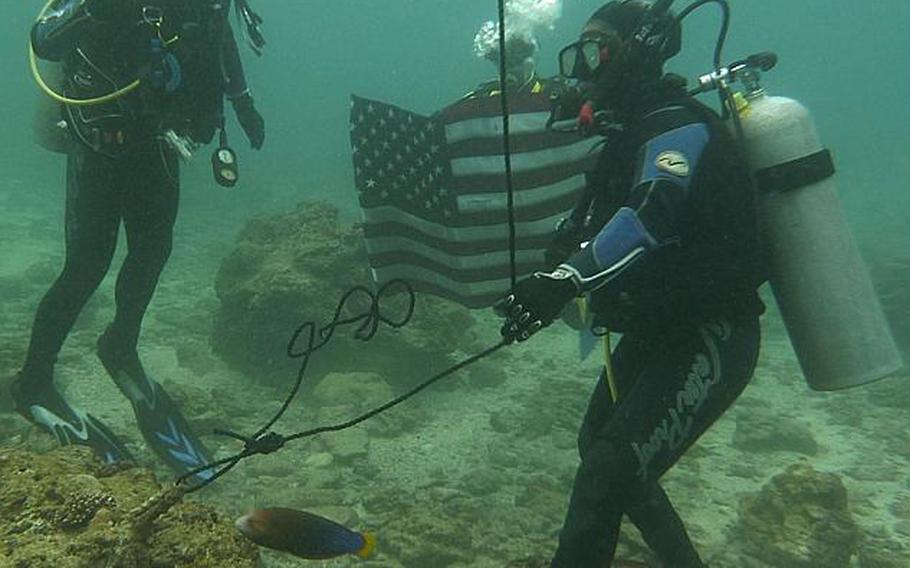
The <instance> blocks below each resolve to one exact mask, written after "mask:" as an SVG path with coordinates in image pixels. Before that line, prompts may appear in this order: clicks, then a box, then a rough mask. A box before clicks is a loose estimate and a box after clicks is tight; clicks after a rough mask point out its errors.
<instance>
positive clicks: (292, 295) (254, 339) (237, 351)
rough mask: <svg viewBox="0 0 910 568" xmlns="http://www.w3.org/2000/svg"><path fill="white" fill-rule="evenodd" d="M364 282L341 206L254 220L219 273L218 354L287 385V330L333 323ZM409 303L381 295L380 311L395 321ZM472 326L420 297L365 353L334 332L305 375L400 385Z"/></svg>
mask: <svg viewBox="0 0 910 568" xmlns="http://www.w3.org/2000/svg"><path fill="white" fill-rule="evenodd" d="M369 282H370V279H369V275H368V263H367V260H366V252H365V249H364V245H363V238H362V235H361V233H360V231H359V229H358V228H356V227H343V226H342V225H341V223H340V221H339V219H338V210H337V209H336V208H334V207H333V206H331V205H329V204H328V203H325V202H320V201H306V202H303V203H301V204H300V205H299V206H298V207H297V209H295V210H294V211H291V212H290V213H287V214H282V215H276V216H273V217H268V218H258V219H253V220H251V221H250V222H248V223H247V225H246V226H245V228H244V229H243V230H242V231H241V233H240V235H239V237H238V239H237V244H236V247H235V248H234V250H233V252H232V253H231V254H229V255H228V256H227V257H226V258H225V259H224V261H223V262H222V265H221V267H220V269H219V271H218V276H217V279H216V282H215V290H216V292H217V294H218V298H219V299H220V301H221V305H220V308H219V312H218V315H217V317H216V323H215V328H214V331H213V336H212V344H213V347H214V350H215V352H216V353H218V354H219V355H220V356H221V357H222V358H224V360H225V361H226V362H228V363H229V364H230V365H232V366H233V367H234V368H236V369H238V370H239V371H241V372H244V373H246V374H247V375H249V376H251V377H254V378H257V379H259V380H263V381H265V382H281V383H284V384H286V383H287V382H288V381H289V379H290V377H293V375H294V373H295V372H296V370H297V368H298V367H299V365H300V362H299V361H298V360H295V359H290V358H288V356H287V354H286V347H287V344H288V340H289V339H290V337H291V334H292V332H293V331H294V330H295V329H296V328H297V327H298V326H299V325H300V324H302V323H303V322H304V321H314V322H316V324H317V326H322V325H325V324H327V323H329V322H330V321H331V319H332V315H333V313H334V311H335V309H336V306H337V303H338V301H339V300H340V299H341V297H342V294H344V292H345V291H346V290H348V289H349V288H351V287H352V286H356V285H361V286H363V285H368V283H369ZM405 306H406V304H405V297H404V295H403V294H400V293H399V294H395V295H394V296H393V297H385V298H383V302H382V306H381V308H380V309H381V313H382V315H383V316H385V317H388V318H390V319H392V320H398V319H400V318H401V317H402V315H403V314H404V313H405V312H406V309H405ZM369 307H370V306H369V302H368V299H367V298H366V297H365V296H364V295H357V296H355V297H354V298H353V299H352V302H351V305H349V306H348V308H347V311H346V312H344V313H342V314H341V316H342V317H351V316H356V315H359V314H362V313H364V312H366V311H368V310H369ZM472 323H473V317H472V315H471V313H470V312H469V311H468V310H467V309H465V308H462V307H460V306H458V305H456V304H454V303H451V302H447V301H444V300H441V299H439V298H435V297H429V296H424V295H419V296H418V303H417V307H416V311H415V316H414V319H413V320H412V322H411V324H409V325H408V326H406V327H405V328H402V329H394V330H390V329H388V328H387V327H385V326H382V329H381V330H380V332H379V333H378V334H377V336H376V337H375V338H374V339H373V340H372V341H371V342H370V343H369V344H368V346H367V347H364V344H363V342H361V341H358V340H356V339H353V338H352V331H353V328H350V327H349V328H342V329H339V330H337V331H336V332H335V335H334V337H333V339H332V342H331V343H330V344H329V345H327V346H326V347H325V348H324V349H320V350H319V351H318V352H316V353H315V354H314V355H313V357H312V358H311V360H310V363H309V366H308V371H309V372H310V373H312V374H313V375H316V376H319V375H322V374H324V373H326V372H328V371H374V372H378V373H381V374H382V375H384V376H386V377H388V379H389V381H390V382H391V383H392V384H393V385H395V386H396V387H398V388H404V387H407V386H410V385H412V384H413V383H414V382H415V381H416V380H417V379H419V378H421V377H423V376H429V375H432V374H435V373H436V372H438V371H441V370H442V369H444V368H445V367H446V366H448V365H447V363H448V362H449V361H450V357H451V354H452V352H453V350H455V349H457V347H458V345H459V344H460V343H462V342H463V341H464V338H465V336H466V332H467V331H468V329H469V328H470V327H471V325H472ZM355 327H356V326H355ZM318 340H319V338H318V337H317V342H318Z"/></svg>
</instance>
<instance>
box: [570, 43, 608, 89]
mask: <svg viewBox="0 0 910 568" xmlns="http://www.w3.org/2000/svg"><path fill="white" fill-rule="evenodd" d="M615 43H616V42H612V41H610V40H609V38H607V37H584V38H581V39H580V40H578V41H576V42H575V43H572V44H569V45H567V46H566V47H564V48H562V50H561V51H560V52H559V74H560V75H562V76H563V77H567V78H569V79H579V80H591V79H593V78H594V75H595V74H596V73H597V70H598V69H600V67H601V66H602V65H604V64H605V63H607V62H608V61H609V60H610V58H611V56H612V54H613V51H614V45H615Z"/></svg>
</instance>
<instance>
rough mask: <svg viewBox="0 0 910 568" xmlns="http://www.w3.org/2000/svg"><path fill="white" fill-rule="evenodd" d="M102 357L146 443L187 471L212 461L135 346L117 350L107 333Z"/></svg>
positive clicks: (199, 477)
mask: <svg viewBox="0 0 910 568" xmlns="http://www.w3.org/2000/svg"><path fill="white" fill-rule="evenodd" d="M98 358H99V359H101V363H102V364H103V365H104V368H105V370H107V372H108V374H109V375H110V376H111V378H112V379H113V380H114V383H115V384H116V385H117V387H118V388H120V391H121V392H122V393H123V394H124V395H125V396H126V397H127V399H129V401H130V404H132V406H133V412H134V413H135V415H136V421H137V422H138V424H139V430H140V431H141V432H142V436H143V437H144V438H145V441H146V443H147V444H148V445H149V447H150V448H151V449H152V451H154V452H155V454H157V455H158V457H159V458H161V460H162V461H164V463H166V464H167V465H168V466H169V467H170V468H171V469H172V470H173V471H174V472H176V473H177V474H178V475H183V474H185V473H187V472H189V471H192V470H194V469H196V468H198V467H201V466H204V465H205V464H207V463H209V462H211V461H212V459H211V454H210V453H209V451H208V450H207V449H206V448H205V446H204V445H203V444H202V442H201V441H200V440H199V438H198V437H197V436H196V435H195V434H194V433H193V431H192V429H191V428H190V425H189V423H188V422H187V420H186V418H185V417H184V416H183V414H182V413H181V412H180V409H179V408H178V406H177V404H176V403H175V402H174V400H173V399H172V398H171V397H170V395H168V394H167V392H166V391H165V390H164V388H163V387H162V386H161V385H160V384H158V383H157V382H156V381H154V380H152V378H151V377H150V376H149V375H148V374H147V373H146V372H145V369H144V368H143V367H142V364H141V363H140V361H139V356H138V354H137V353H136V351H135V350H128V351H117V350H116V349H114V348H113V342H112V341H111V340H110V339H109V337H108V335H107V334H104V335H102V336H101V338H100V339H99V340H98ZM213 475H214V470H213V469H209V470H203V471H202V472H200V473H197V474H196V475H195V476H194V477H195V480H196V481H197V482H202V481H207V480H209V479H210V478H211V477H212V476H213Z"/></svg>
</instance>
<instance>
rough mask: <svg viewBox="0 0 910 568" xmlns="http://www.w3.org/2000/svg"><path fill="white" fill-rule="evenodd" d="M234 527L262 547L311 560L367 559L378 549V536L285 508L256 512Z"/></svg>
mask: <svg viewBox="0 0 910 568" xmlns="http://www.w3.org/2000/svg"><path fill="white" fill-rule="evenodd" d="M234 526H235V527H237V530H239V531H240V532H241V533H243V534H244V535H245V536H246V537H247V538H249V539H250V540H252V541H253V542H255V543H256V544H258V545H259V546H264V547H266V548H272V549H274V550H281V551H283V552H289V553H291V554H293V555H295V556H299V557H300V558H306V559H309V560H322V559H326V558H335V557H336V556H342V555H344V554H355V555H357V556H359V557H361V558H367V557H368V556H370V554H371V553H372V552H373V549H374V548H375V547H376V537H375V536H373V535H372V534H370V533H366V532H357V531H352V530H351V529H349V528H347V527H345V526H342V525H340V524H338V523H336V522H335V521H330V520H329V519H326V518H325V517H320V516H319V515H314V514H313V513H307V512H306V511H298V510H296V509H287V508H284V507H274V508H269V509H256V510H254V511H253V512H252V513H249V514H248V515H243V516H242V517H240V518H239V519H237V521H235V522H234Z"/></svg>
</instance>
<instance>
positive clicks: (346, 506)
mask: <svg viewBox="0 0 910 568" xmlns="http://www.w3.org/2000/svg"><path fill="white" fill-rule="evenodd" d="M26 191H27V184H25V183H24V182H15V181H8V182H4V186H3V187H0V211H2V215H0V242H2V243H3V245H2V249H3V252H2V256H0V377H2V379H0V387H2V388H4V389H5V379H6V378H7V377H9V376H10V375H12V374H13V373H14V372H15V371H16V369H17V368H18V365H20V364H21V358H22V356H23V354H24V350H25V347H26V344H27V339H28V333H29V327H30V325H31V321H32V318H33V316H34V310H35V307H36V305H37V303H38V301H39V300H40V298H41V296H42V295H43V293H44V292H45V291H46V289H47V287H48V286H49V284H50V282H52V280H53V278H54V277H55V276H56V273H57V271H58V270H59V267H60V265H61V263H62V257H63V250H62V220H61V217H62V215H61V212H60V210H59V207H47V206H45V205H42V204H41V203H40V202H39V201H38V200H35V199H31V198H25V199H23V198H22V196H23V195H25V194H24V192H26ZM193 215H194V216H199V214H198V213H193ZM214 217H215V216H213V218H212V219H211V220H210V221H211V223H206V224H203V223H196V224H192V223H190V222H188V220H187V219H181V221H180V222H179V224H178V230H177V238H176V242H175V249H174V253H173V255H172V257H171V261H170V264H169V266H168V268H167V269H166V271H165V273H164V275H163V276H162V280H161V284H160V286H159V289H158V292H157V295H156V297H155V299H154V301H153V304H152V307H151V308H150V310H149V313H148V315H147V318H146V322H145V327H144V332H143V337H142V341H141V347H140V351H141V355H142V357H143V360H144V362H145V365H146V367H147V368H148V369H149V371H150V372H151V373H152V374H153V375H154V376H155V377H157V378H158V379H159V380H161V381H162V382H164V383H165V384H166V385H167V386H168V388H169V390H172V391H173V392H174V393H175V398H177V399H178V400H181V401H182V402H183V404H184V407H185V408H186V411H187V414H188V415H189V416H190V417H191V419H192V420H194V422H195V423H196V424H197V425H198V427H199V428H200V431H210V430H211V429H212V428H214V427H227V428H230V429H233V430H236V431H241V432H251V431H253V430H255V429H256V428H257V427H258V426H259V425H260V424H261V423H262V422H263V421H264V420H266V419H267V417H268V416H270V415H271V413H272V412H273V411H274V410H275V409H276V408H277V406H278V405H279V404H280V401H281V399H282V397H283V396H284V393H285V391H284V390H282V389H276V388H273V387H267V386H262V385H261V384H259V383H257V382H255V381H254V380H251V379H250V378H248V377H244V376H241V375H240V374H238V373H236V372H234V371H232V370H230V369H228V368H227V367H226V366H225V365H224V364H223V363H221V362H220V361H219V360H218V359H217V357H216V356H215V355H213V354H212V353H211V349H210V347H209V333H210V330H211V325H212V323H211V322H212V314H213V312H214V310H216V309H217V306H218V300H217V298H216V297H215V293H214V289H213V286H212V282H213V280H214V274H215V272H216V270H217V268H218V264H219V262H220V259H221V258H222V257H223V256H224V254H225V253H226V252H227V251H228V250H230V246H231V239H232V237H231V235H232V233H233V231H234V230H236V228H237V227H236V226H230V224H229V223H228V222H227V221H223V220H222V221H220V223H221V224H219V220H218V219H216V218H214ZM123 248H124V247H123V242H122V241H121V247H120V250H119V251H118V256H117V259H115V263H114V270H112V271H111V274H110V275H109V276H108V278H107V279H106V280H105V282H104V283H103V284H102V286H101V288H100V289H99V291H98V293H96V295H95V297H94V298H93V299H92V300H91V302H90V304H89V306H88V307H87V309H86V310H85V313H84V314H83V316H82V317H81V318H80V320H79V322H78V323H77V326H76V329H75V330H74V332H73V334H72V335H71V337H70V339H69V340H68V342H67V344H66V346H65V348H64V351H63V353H62V354H61V357H60V360H59V364H58V368H57V381H58V384H60V385H61V387H62V389H63V390H64V392H65V393H66V395H67V397H68V398H69V399H70V400H71V401H73V402H74V403H75V404H77V405H80V406H82V407H83V408H85V409H87V410H89V411H90V412H92V413H93V414H95V415H97V416H98V417H100V418H101V419H102V420H104V421H105V422H107V423H108V424H109V425H110V426H111V427H112V428H113V429H114V430H115V431H116V432H117V433H119V434H121V435H122V436H123V437H124V438H125V439H126V440H127V442H128V443H129V445H130V447H131V449H133V450H134V451H135V453H136V455H137V456H139V459H140V460H141V461H142V462H143V465H146V466H149V467H154V468H157V469H158V471H159V473H160V474H161V475H162V476H163V477H165V478H166V476H167V475H168V472H166V471H164V470H161V469H160V467H159V465H158V464H157V462H156V461H155V459H154V457H153V456H152V455H151V453H150V452H148V451H147V450H146V449H145V447H144V445H143V443H142V441H141V438H140V437H139V434H138V432H137V431H136V430H135V427H134V423H133V417H132V413H131V411H130V408H129V405H128V403H127V402H126V401H125V400H124V399H123V397H122V396H121V395H120V393H119V392H118V391H117V390H116V389H115V387H114V386H113V384H112V383H111V382H110V381H109V380H108V379H107V377H106V376H105V374H104V372H103V369H102V368H101V365H100V364H99V363H98V361H97V359H96V358H95V356H94V342H95V339H96V337H97V336H98V334H99V333H100V332H101V331H102V330H103V328H104V326H105V325H106V324H107V322H108V321H109V320H110V317H111V315H112V303H113V278H114V276H115V274H116V268H117V267H118V266H119V262H120V261H121V260H122V255H123V251H122V249H123ZM341 292H342V291H339V295H340V294H341ZM304 312H305V310H301V319H304V318H305V313H304ZM478 320H479V322H480V324H481V325H489V326H490V328H491V332H493V333H491V334H490V336H489V337H490V342H491V343H492V342H494V341H495V324H496V320H495V318H493V317H492V316H491V315H490V314H479V315H478ZM289 332H290V330H289ZM763 335H764V337H763V343H762V353H761V357H760V361H759V366H758V370H757V372H756V374H755V378H754V380H753V381H752V383H751V385H750V386H749V387H748V388H747V390H746V392H745V393H744V395H743V396H742V397H741V399H740V400H739V401H738V402H737V404H736V405H734V407H733V408H731V410H730V411H729V412H728V413H727V414H726V415H725V416H724V418H723V419H721V420H720V421H719V422H718V423H717V424H715V425H714V427H713V428H712V429H711V430H710V431H709V432H708V433H707V434H706V435H705V436H704V437H703V438H702V439H701V440H700V441H699V442H698V444H697V445H696V447H694V448H693V449H692V450H691V451H690V452H689V454H688V455H687V456H686V457H685V458H684V459H683V460H682V461H681V462H680V463H679V464H678V465H677V466H676V467H675V468H674V469H673V470H671V471H670V472H669V473H668V474H667V475H666V476H665V478H664V484H665V488H666V489H667V492H668V493H669V494H670V496H671V498H672V499H673V501H674V503H675V504H676V505H677V506H678V508H679V510H680V512H681V516H682V517H683V519H684V520H685V521H686V523H687V526H688V527H689V529H690V531H691V534H692V537H693V539H694V540H695V542H696V543H697V545H698V547H699V549H700V550H701V551H702V553H703V556H704V557H705V558H706V559H707V560H708V561H709V562H711V566H712V568H726V567H729V568H734V567H740V566H746V565H747V564H746V563H745V562H746V561H744V560H743V558H742V557H741V556H738V554H739V553H740V552H741V551H740V547H739V540H740V537H739V536H738V535H737V533H736V531H735V530H731V529H733V528H734V527H735V525H736V523H737V521H738V515H739V511H740V505H739V503H740V499H741V498H742V497H743V496H744V495H748V494H752V493H755V492H757V491H759V490H760V489H761V487H762V486H763V485H765V484H766V483H767V482H768V480H769V479H770V478H771V477H772V476H774V475H776V474H779V473H781V472H783V471H784V470H786V468H787V467H788V466H791V465H793V464H795V463H807V464H809V465H811V466H812V467H813V468H815V469H817V470H819V471H822V472H830V473H834V474H836V475H838V476H839V477H840V478H841V480H842V482H843V484H844V485H845V487H846V489H847V492H848V497H849V509H850V513H851V514H852V515H853V517H854V519H855V520H856V522H857V524H858V525H859V527H860V529H861V530H862V531H863V532H864V534H866V535H872V536H875V537H881V538H885V539H887V540H888V541H890V542H892V543H895V544H897V545H904V547H905V548H904V550H907V548H906V547H907V546H908V545H910V467H908V466H910V436H908V433H907V432H908V429H907V426H906V425H907V418H908V406H907V404H906V401H907V400H910V398H908V397H906V396H904V398H903V401H904V403H900V402H898V403H895V402H894V400H893V399H892V400H889V396H888V395H887V389H889V388H893V387H892V386H889V384H886V383H892V384H893V382H895V381H903V380H906V379H907V377H906V376H902V377H896V378H892V379H889V380H888V381H884V382H882V383H880V384H878V385H871V386H869V387H863V388H858V389H853V390H851V391H847V392H841V393H817V392H812V391H810V390H809V389H808V387H807V386H806V385H805V382H804V381H803V379H802V376H801V373H800V371H799V367H798V364H797V362H796V359H795V356H794V354H793V352H792V349H791V347H790V344H789V341H788V340H787V337H786V333H785V331H784V329H783V326H782V324H781V322H780V319H779V316H778V315H777V314H776V312H774V311H773V310H769V313H768V314H767V315H766V316H764V318H763ZM365 355H366V356H368V347H366V348H365ZM465 355H467V354H465ZM493 362H494V363H497V364H498V365H501V369H502V373H501V374H500V375H498V376H496V377H495V380H493V379H492V378H491V381H490V384H484V379H483V376H472V377H471V379H470V380H468V379H466V378H465V377H463V376H458V375H456V376H454V377H452V378H450V379H448V380H447V382H446V383H444V384H441V385H438V386H437V387H433V388H432V389H430V390H428V391H425V392H424V393H422V394H421V395H419V397H418V398H417V399H415V400H413V401H410V402H408V403H406V404H405V405H403V406H401V407H399V408H396V409H394V410H393V411H391V412H392V413H393V415H392V416H391V417H390V420H391V421H394V420H396V419H400V420H403V421H406V422H407V424H408V427H407V429H406V430H404V431H400V429H399V431H396V433H395V435H382V431H381V429H378V430H377V429H371V428H370V427H369V426H367V425H364V426H362V427H358V428H355V429H353V430H351V431H348V432H344V433H340V434H336V435H332V436H324V437H320V438H315V439H310V440H305V441H302V442H298V443H295V444H293V445H290V446H289V447H287V448H286V449H284V450H283V451H281V452H279V453H278V454H275V455H272V456H267V457H258V458H256V459H253V460H250V461H248V462H246V463H244V464H242V465H241V466H239V467H238V468H237V469H236V470H235V471H234V472H232V473H231V474H229V475H228V476H226V477H225V478H224V479H223V480H221V481H219V482H218V483H217V484H216V485H215V486H213V487H212V488H210V489H209V490H207V492H205V493H203V494H202V495H200V496H199V498H200V499H203V500H206V501H208V502H211V503H213V504H215V505H216V506H218V507H221V508H223V509H225V510H226V511H228V512H230V513H232V514H239V513H242V512H244V511H246V510H248V509H249V508H251V507H253V506H266V505H283V506H292V507H298V508H304V509H308V510H312V511H315V512H320V513H322V514H325V515H327V516H330V517H332V518H335V519H337V520H339V521H342V522H346V523H350V524H352V525H354V526H357V527H360V528H365V529H368V530H371V531H374V532H375V533H376V534H377V535H378V537H379V542H380V544H379V549H378V554H377V555H376V556H375V557H374V558H373V559H371V560H367V561H361V560H353V559H351V560H349V559H339V560H334V561H325V562H310V563H306V562H302V561H298V560H296V559H291V558H289V557H287V556H284V555H280V554H275V553H264V565H266V566H276V567H277V566H301V565H312V566H338V567H342V566H355V565H364V566H406V567H408V568H412V567H413V568H424V567H426V568H431V567H433V568H435V567H443V566H453V567H467V566H471V567H478V568H483V567H503V566H505V565H506V563H507V562H508V561H510V560H513V559H516V558H521V557H526V556H534V555H541V556H545V555H547V554H549V553H550V552H551V551H552V549H553V547H554V546H555V542H556V535H557V532H558V530H559V527H560V524H561V520H562V514H563V512H564V508H565V505H566V501H567V499H568V494H569V490H570V487H571V482H572V477H573V474H574V469H575V466H576V463H577V455H576V452H575V448H574V444H575V435H576V428H577V426H578V424H579V422H580V420H581V416H582V414H583V412H584V409H585V407H586V404H587V397H588V394H589V393H590V391H591V389H592V388H593V385H594V380H595V378H596V376H597V372H598V365H599V363H598V361H597V360H596V357H592V358H590V359H589V360H588V361H586V362H583V363H579V358H578V353H577V346H576V338H575V335H574V332H571V331H570V330H568V329H567V328H565V327H562V326H553V327H552V328H551V329H548V330H545V331H544V332H542V333H541V334H540V335H539V337H537V338H535V339H534V340H532V341H530V342H528V343H527V344H523V345H520V346H513V347H512V348H510V349H509V353H507V354H504V355H502V356H499V357H498V358H497V359H495V360H494V361H493ZM405 366H406V362H405ZM439 370H441V369H410V372H412V373H414V374H415V376H421V375H426V376H429V375H431V374H433V373H435V372H438V371H439ZM292 380H293V377H288V385H290V384H291V382H292ZM883 389H884V390H883ZM307 392H308V391H305V392H304V393H303V395H302V396H301V398H300V399H299V400H298V401H297V402H296V403H295V405H294V406H293V407H292V408H291V409H290V410H289V412H288V413H287V415H286V416H285V417H284V419H283V420H282V422H280V423H279V424H278V426H277V429H278V430H279V431H281V432H283V433H291V432H294V431H298V430H302V429H304V428H306V427H309V426H312V425H314V424H315V420H317V419H319V418H321V419H325V418H327V417H334V416H335V414H332V413H331V412H319V411H317V410H316V409H314V408H313V405H312V404H310V401H308V400H307V397H306V395H307ZM331 392H333V393H335V394H334V395H333V396H337V397H339V400H336V401H334V404H333V405H332V406H333V407H334V409H335V410H337V413H338V416H339V417H340V416H343V415H345V413H351V412H354V413H356V412H357V411H360V410H362V409H364V408H368V407H369V406H370V404H378V403H381V402H383V401H382V400H366V401H364V400H345V399H344V389H343V388H337V389H334V390H332V391H331ZM883 392H884V393H885V394H882V393H883ZM324 402H325V401H324V399H323V403H324ZM394 414H398V415H399V416H398V417H395V416H394ZM757 414H758V415H761V416H762V418H763V420H764V421H765V422H768V421H770V422H774V423H777V424H781V425H783V427H786V428H791V427H792V428H794V429H798V430H799V432H800V434H799V435H798V436H796V437H797V438H798V439H799V440H802V442H796V443H793V444H791V445H789V446H788V445H787V444H781V445H779V446H778V447H774V444H773V443H772V444H769V447H768V448H766V449H764V450H756V449H754V448H753V449H749V450H745V449H740V448H738V447H737V445H735V444H734V442H733V441H734V432H735V431H736V428H737V423H738V422H739V421H747V422H748V420H750V419H751V418H752V417H753V416H754V415H757ZM784 437H785V436H784ZM807 440H808V441H807ZM205 441H206V442H207V443H208V444H209V446H210V447H211V448H212V449H213V450H214V451H215V452H216V453H217V455H219V456H222V455H228V454H230V453H232V452H233V451H236V450H237V449H238V448H237V446H236V444H235V443H234V442H232V441H230V440H228V439H225V438H219V437H214V436H206V437H205ZM813 442H814V445H813ZM0 444H8V445H28V446H29V447H35V448H42V447H44V448H46V447H50V446H51V445H52V443H51V441H50V439H49V437H47V436H45V435H43V434H41V433H39V432H37V430H36V429H35V428H33V427H31V426H29V425H28V424H27V423H26V422H25V421H24V420H22V419H21V418H19V417H18V415H15V414H14V413H12V412H11V411H10V409H9V401H8V398H7V397H6V395H5V394H3V395H0ZM807 448H808V449H807ZM623 550H624V552H625V553H627V554H629V555H632V556H639V557H641V556H640V555H641V554H642V552H643V549H642V544H641V543H640V541H639V540H638V537H637V535H636V534H635V531H634V530H624V537H623ZM898 555H903V556H901V557H898ZM892 556H893V560H894V562H895V563H894V564H893V565H894V566H910V553H908V552H903V553H897V552H895V553H894V555H892ZM749 565H754V566H756V567H762V566H769V565H768V564H762V563H761V562H759V561H754V563H750V564H749ZM782 568H786V567H782Z"/></svg>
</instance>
